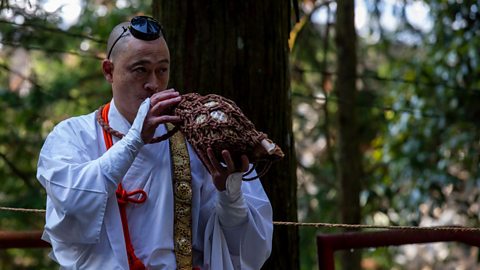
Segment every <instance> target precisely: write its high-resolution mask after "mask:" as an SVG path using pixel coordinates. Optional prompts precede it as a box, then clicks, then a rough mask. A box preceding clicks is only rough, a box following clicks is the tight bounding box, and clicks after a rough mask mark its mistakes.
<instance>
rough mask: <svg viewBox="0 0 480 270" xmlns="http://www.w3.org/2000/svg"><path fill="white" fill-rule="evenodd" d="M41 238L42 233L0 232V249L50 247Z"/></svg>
mask: <svg viewBox="0 0 480 270" xmlns="http://www.w3.org/2000/svg"><path fill="white" fill-rule="evenodd" d="M41 237H42V231H24V232H18V231H0V249H7V248H47V247H50V244H49V243H47V242H45V241H43V240H42V239H40V238H41Z"/></svg>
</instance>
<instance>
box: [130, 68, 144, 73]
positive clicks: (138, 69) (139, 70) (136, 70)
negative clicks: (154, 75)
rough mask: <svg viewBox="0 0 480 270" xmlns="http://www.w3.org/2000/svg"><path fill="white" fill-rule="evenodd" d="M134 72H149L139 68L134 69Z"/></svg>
mask: <svg viewBox="0 0 480 270" xmlns="http://www.w3.org/2000/svg"><path fill="white" fill-rule="evenodd" d="M133 71H134V72H136V73H145V72H147V69H146V68H144V67H137V68H134V69H133Z"/></svg>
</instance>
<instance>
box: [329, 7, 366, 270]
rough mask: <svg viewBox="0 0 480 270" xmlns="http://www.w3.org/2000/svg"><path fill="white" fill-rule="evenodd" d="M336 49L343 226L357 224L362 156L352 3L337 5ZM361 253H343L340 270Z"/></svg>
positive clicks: (356, 266)
mask: <svg viewBox="0 0 480 270" xmlns="http://www.w3.org/2000/svg"><path fill="white" fill-rule="evenodd" d="M335 32H336V35H335V43H336V47H337V67H338V68H337V74H338V77H337V80H336V87H335V89H336V91H337V95H338V100H339V102H338V125H339V126H338V130H339V154H338V167H337V168H338V178H339V180H340V189H341V204H340V207H341V215H342V216H341V220H342V222H343V223H346V224H358V223H360V215H361V214H360V201H359V194H360V177H361V171H362V168H361V166H362V165H361V155H360V148H359V139H358V136H357V134H358V129H357V126H358V124H357V121H356V87H355V83H356V67H357V55H356V33H355V24H354V1H353V0H338V1H337V21H336V24H335ZM360 260H361V253H360V251H355V252H344V253H343V254H342V265H343V269H348V270H352V269H360Z"/></svg>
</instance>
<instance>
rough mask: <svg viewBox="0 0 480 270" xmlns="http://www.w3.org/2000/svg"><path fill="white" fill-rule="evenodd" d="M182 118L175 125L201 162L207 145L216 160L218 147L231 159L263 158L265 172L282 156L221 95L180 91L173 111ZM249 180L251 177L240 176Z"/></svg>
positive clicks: (282, 154)
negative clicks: (229, 155)
mask: <svg viewBox="0 0 480 270" xmlns="http://www.w3.org/2000/svg"><path fill="white" fill-rule="evenodd" d="M173 114H174V115H177V116H180V118H181V119H182V120H183V122H182V123H180V124H179V125H178V126H177V127H178V128H179V129H180V131H181V132H182V133H183V135H184V136H185V138H186V139H187V141H188V142H189V143H190V144H191V145H192V146H193V148H194V149H195V151H196V152H197V154H198V155H199V157H200V159H202V161H203V162H205V159H206V152H207V151H206V150H207V148H209V147H210V148H212V149H213V152H214V153H215V156H216V157H217V159H218V160H223V159H222V155H221V151H222V150H228V151H229V152H230V154H231V155H232V157H233V158H234V160H236V161H237V162H238V158H239V157H240V156H241V155H243V154H245V155H247V157H248V159H249V161H250V162H251V163H253V164H254V165H256V164H258V163H259V162H261V161H266V162H267V166H266V167H265V168H266V169H264V171H263V172H261V173H259V177H260V176H261V175H263V174H265V173H266V170H268V167H269V166H270V164H271V163H272V162H273V161H276V160H279V159H281V158H283V157H284V153H283V152H282V149H280V147H279V146H278V145H276V144H275V143H273V142H272V141H271V140H270V139H268V137H267V135H266V134H265V133H262V132H259V131H257V130H256V129H255V126H254V125H253V123H252V122H251V121H250V120H249V119H247V117H245V115H244V114H243V113H242V111H241V110H240V108H239V107H238V106H237V105H236V104H235V103H234V102H233V101H232V100H229V99H227V98H225V97H222V96H219V95H215V94H209V95H205V96H202V95H200V94H197V93H189V94H184V95H182V101H181V102H180V103H179V104H178V105H177V106H176V108H175V109H174V111H173ZM244 180H251V179H244Z"/></svg>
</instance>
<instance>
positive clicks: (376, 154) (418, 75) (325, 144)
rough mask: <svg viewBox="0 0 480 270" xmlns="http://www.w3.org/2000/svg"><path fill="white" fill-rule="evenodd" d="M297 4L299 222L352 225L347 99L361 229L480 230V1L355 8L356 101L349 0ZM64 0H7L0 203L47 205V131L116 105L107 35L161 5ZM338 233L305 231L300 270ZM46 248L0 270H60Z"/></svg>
mask: <svg viewBox="0 0 480 270" xmlns="http://www.w3.org/2000/svg"><path fill="white" fill-rule="evenodd" d="M298 2H299V3H298V4H299V8H300V9H299V11H300V12H299V17H298V18H297V17H295V15H292V22H291V24H292V31H291V35H290V39H289V43H290V70H289V72H290V78H291V97H292V104H291V105H292V107H291V109H292V112H293V115H292V116H293V131H294V140H295V150H296V153H297V159H298V164H297V177H298V184H297V197H298V198H297V203H298V221H300V222H331V223H340V222H342V219H341V217H340V215H339V212H341V210H342V209H340V208H341V207H347V206H344V205H342V204H340V203H339V201H340V200H341V198H340V194H341V193H342V187H341V185H340V182H339V181H338V175H339V170H340V169H341V168H342V167H341V164H339V161H338V156H339V154H338V153H339V144H338V141H339V128H338V127H339V121H338V118H337V115H338V111H339V107H340V105H342V104H344V105H345V104H347V105H348V106H350V107H351V108H352V110H354V111H355V112H356V114H355V115H356V127H355V128H356V132H355V136H354V139H355V140H357V142H358V145H359V149H358V151H359V154H358V158H359V159H360V161H361V166H360V172H361V175H360V176H359V178H358V181H359V183H360V186H359V188H360V189H359V191H358V198H359V200H358V203H359V206H360V209H361V212H360V217H361V220H360V222H361V223H362V224H376V225H393V226H395V225H407V226H434V225H452V224H455V225H464V226H469V227H478V225H479V211H480V205H479V196H480V192H479V190H480V189H479V187H480V176H479V155H478V152H479V148H480V134H479V131H478V127H479V122H478V118H479V116H480V107H479V104H480V83H479V82H478V81H477V77H478V76H479V74H480V63H479V61H480V54H479V50H478V48H479V47H480V14H479V12H480V10H479V9H480V6H479V4H478V2H477V1H461V0H458V1H450V0H449V1H446V0H433V1H414V0H407V1H394V0H358V1H356V2H355V26H356V31H357V35H356V37H352V42H356V44H357V47H356V53H357V69H356V70H357V71H356V77H355V78H352V79H353V80H354V81H355V86H356V89H357V91H356V94H355V98H353V97H352V99H350V98H349V97H344V96H342V97H340V96H339V95H337V93H336V91H335V85H336V83H338V82H337V81H336V79H337V75H338V73H337V70H338V68H339V67H341V65H345V64H347V63H338V60H337V59H338V58H337V54H338V50H337V45H336V43H335V24H336V18H337V17H336V11H337V10H336V9H337V3H336V2H335V1H314V0H310V1H307V0H305V1H298ZM54 3H58V1H56V2H55V1H41V0H38V1H34V0H31V1H22V0H17V1H2V2H1V7H0V55H1V58H0V111H1V113H0V116H1V117H0V179H2V180H1V181H0V182H1V185H0V206H9V207H21V208H34V209H44V208H45V193H44V190H43V189H42V188H41V186H40V185H39V183H38V182H37V181H36V180H35V172H36V163H37V160H38V153H39V149H40V147H41V146H42V143H43V141H44V139H45V137H46V136H47V134H48V133H49V132H50V131H51V129H52V128H53V126H54V125H55V124H57V123H58V122H60V121H61V120H63V119H65V118H68V117H70V116H74V115H79V114H85V113H89V112H91V111H93V110H95V109H96V108H98V106H100V105H101V104H103V103H105V102H106V101H107V100H109V97H110V89H109V86H108V84H107V83H105V82H104V79H103V76H102V74H101V72H100V69H99V67H100V65H99V61H100V60H99V59H101V57H102V56H103V55H104V50H105V45H104V43H105V42H104V41H105V39H106V38H107V35H108V33H109V30H110V29H111V28H112V27H113V26H114V25H115V24H117V23H118V22H119V21H123V20H125V19H127V18H128V17H129V16H131V14H136V13H139V12H143V13H147V14H150V13H151V12H150V11H151V4H152V3H151V2H150V1H135V0H130V1H127V0H119V1H106V0H103V1H102V0H96V1H80V0H79V1H65V2H64V3H63V4H62V5H55V4H54ZM62 14H63V16H62ZM64 14H68V15H66V16H65V15H64ZM292 14H295V12H292ZM266 132H267V133H268V131H266ZM277 169H278V168H277ZM43 224H44V219H43V216H41V215H36V214H25V213H17V212H9V211H1V212H0V229H1V230H38V229H41V228H42V226H43ZM337 231H340V230H337V229H322V228H320V229H319V228H311V227H308V226H305V227H300V228H299V235H300V238H299V239H300V245H299V248H300V260H299V261H300V265H299V267H300V268H301V269H316V264H317V258H316V247H315V235H316V234H317V233H319V232H323V233H329V232H337ZM47 253H48V250H35V249H21V250H20V249H11V250H2V251H0V269H52V267H53V264H52V263H51V262H50V260H49V258H48V257H47V256H46V254H47ZM479 257H480V255H479V251H478V249H476V248H470V247H467V246H463V245H458V244H446V243H442V244H435V245H421V246H415V247H412V246H406V247H401V248H381V249H374V250H366V251H364V253H363V259H362V266H363V268H365V269H422V267H423V269H453V268H454V267H457V268H455V269H475V267H476V265H478V263H479ZM337 260H340V259H338V258H337ZM425 267H426V268H425Z"/></svg>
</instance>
